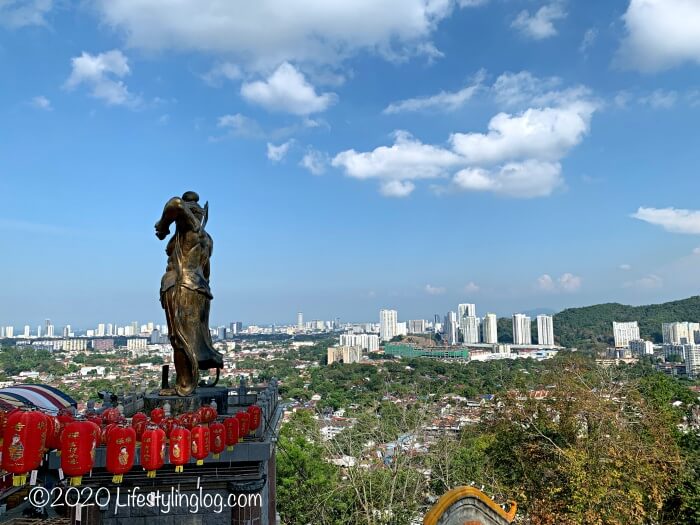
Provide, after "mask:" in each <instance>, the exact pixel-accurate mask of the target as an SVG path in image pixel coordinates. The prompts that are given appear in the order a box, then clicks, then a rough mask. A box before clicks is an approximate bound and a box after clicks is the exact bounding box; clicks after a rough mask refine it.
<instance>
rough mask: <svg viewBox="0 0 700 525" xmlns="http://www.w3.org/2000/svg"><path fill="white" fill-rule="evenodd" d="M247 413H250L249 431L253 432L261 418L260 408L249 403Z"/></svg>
mask: <svg viewBox="0 0 700 525" xmlns="http://www.w3.org/2000/svg"><path fill="white" fill-rule="evenodd" d="M248 414H250V432H251V433H255V431H256V430H257V429H258V427H259V426H260V419H261V418H262V408H260V407H259V406H258V405H250V406H249V407H248Z"/></svg>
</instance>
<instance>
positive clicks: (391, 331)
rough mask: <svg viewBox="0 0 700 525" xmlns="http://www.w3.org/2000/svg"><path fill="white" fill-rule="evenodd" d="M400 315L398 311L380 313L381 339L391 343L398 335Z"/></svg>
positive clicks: (382, 311)
mask: <svg viewBox="0 0 700 525" xmlns="http://www.w3.org/2000/svg"><path fill="white" fill-rule="evenodd" d="M397 323H398V313H397V311H396V310H380V311H379V339H381V340H382V342H384V341H391V340H392V339H393V338H394V337H396V335H397V326H396V325H397Z"/></svg>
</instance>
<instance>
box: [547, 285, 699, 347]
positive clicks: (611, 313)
mask: <svg viewBox="0 0 700 525" xmlns="http://www.w3.org/2000/svg"><path fill="white" fill-rule="evenodd" d="M613 321H638V322H639V332H640V335H641V336H642V338H643V339H648V340H651V341H653V342H655V343H661V340H662V338H661V324H662V323H671V322H674V321H692V322H699V321H700V296H694V297H690V298H688V299H682V300H680V301H671V302H669V303H662V304H650V305H644V306H629V305H624V304H619V303H606V304H598V305H595V306H586V307H583V308H568V309H566V310H562V311H561V312H559V313H558V314H556V315H555V316H554V333H555V335H556V338H557V339H558V340H559V342H560V344H561V345H562V346H567V347H571V346H579V347H585V346H589V345H591V344H595V343H599V344H605V345H608V344H612V342H613V333H612V323H613ZM533 333H536V332H533Z"/></svg>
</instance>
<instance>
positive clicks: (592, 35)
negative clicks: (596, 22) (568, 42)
mask: <svg viewBox="0 0 700 525" xmlns="http://www.w3.org/2000/svg"><path fill="white" fill-rule="evenodd" d="M597 39H598V30H597V29H596V28H595V27H591V28H590V29H587V30H586V32H585V33H584V34H583V39H582V40H581V45H580V46H579V47H578V50H579V51H580V52H581V53H582V54H584V55H586V54H587V53H588V50H589V49H590V48H591V47H593V44H595V41H596V40H597Z"/></svg>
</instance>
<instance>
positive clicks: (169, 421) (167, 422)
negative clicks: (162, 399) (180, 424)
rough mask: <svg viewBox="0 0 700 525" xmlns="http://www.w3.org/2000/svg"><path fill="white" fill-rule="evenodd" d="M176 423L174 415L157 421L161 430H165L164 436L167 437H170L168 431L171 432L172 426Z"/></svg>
mask: <svg viewBox="0 0 700 525" xmlns="http://www.w3.org/2000/svg"><path fill="white" fill-rule="evenodd" d="M176 424H177V421H176V419H175V418H174V417H166V418H164V419H163V420H162V421H161V422H160V423H159V425H158V426H159V427H160V428H162V429H163V432H165V438H166V439H168V438H169V437H170V432H172V430H173V427H174V426H175V425H176Z"/></svg>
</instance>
